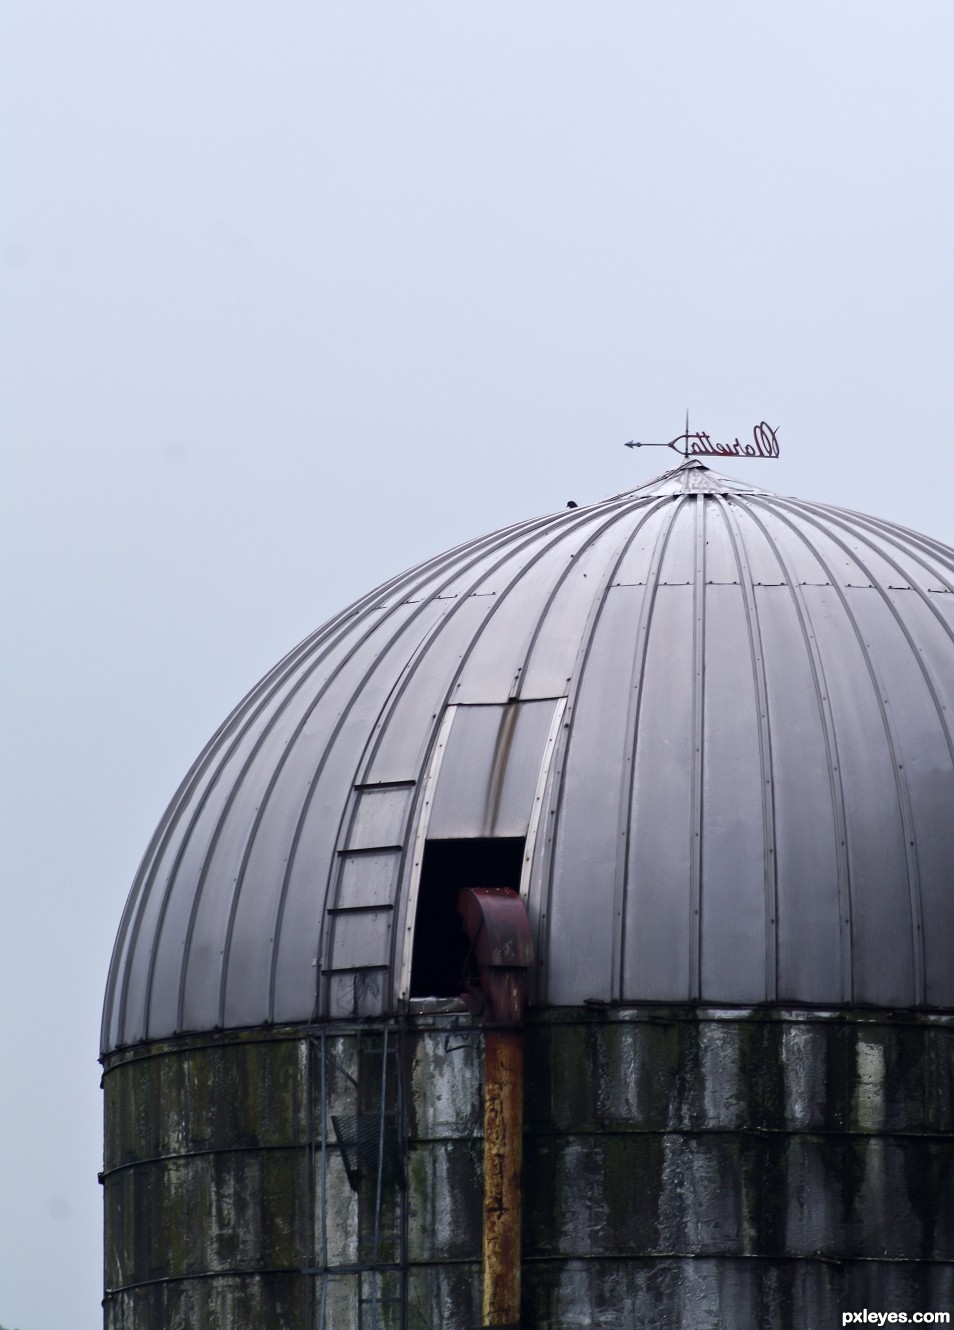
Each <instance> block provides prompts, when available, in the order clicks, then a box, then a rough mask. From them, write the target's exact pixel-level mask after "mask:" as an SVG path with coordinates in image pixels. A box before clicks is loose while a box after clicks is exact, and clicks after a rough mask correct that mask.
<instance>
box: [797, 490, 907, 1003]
mask: <svg viewBox="0 0 954 1330" xmlns="http://www.w3.org/2000/svg"><path fill="white" fill-rule="evenodd" d="M775 507H776V509H778V510H780V512H779V517H780V520H782V521H788V519H787V518H786V517H785V515H784V514H785V512H786V511H787V510H788V505H787V504H786V502H785V501H784V500H780V501H777V502H776V504H775ZM799 516H800V517H801V518H802V520H803V521H805V522H806V523H807V524H808V525H810V526H814V527H816V528H817V529H818V530H819V531H821V532H823V534H824V535H826V536H827V537H828V539H829V540H832V541H833V542H834V543H835V544H836V545H837V546H838V547H839V549H841V550H842V551H843V553H845V554H846V555H848V557H849V558H851V559H852V560H853V561H854V562H855V563H856V564H857V565H858V567H859V568H861V569H862V570H863V571H866V570H865V569H864V565H863V564H862V563H861V560H860V559H859V558H858V556H857V555H856V554H855V553H854V552H853V551H851V550H850V549H849V548H848V546H847V545H846V544H845V542H844V541H843V540H841V538H840V537H838V536H836V535H834V533H832V532H831V531H830V530H826V528H825V527H824V526H823V525H822V523H821V522H820V521H819V520H818V519H817V518H816V517H814V516H813V515H812V514H810V513H800V514H799ZM790 525H791V527H792V530H793V531H794V532H795V533H796V534H797V535H798V537H799V538H800V539H801V540H802V541H804V543H805V544H806V545H807V546H808V547H809V548H810V549H811V551H812V554H813V555H814V557H815V558H816V559H817V560H818V562H819V563H820V564H821V566H822V567H823V568H824V569H825V571H826V574H827V576H828V580H829V583H830V585H831V588H832V590H833V591H834V593H835V595H836V596H837V597H838V600H839V601H840V603H841V606H842V608H843V610H844V611H845V617H846V619H847V621H848V623H849V625H850V627H851V629H852V631H853V633H854V636H855V640H856V641H857V643H858V647H859V650H860V652H861V656H862V659H863V660H864V662H865V666H866V668H867V672H868V678H869V682H870V684H871V688H872V692H873V694H874V696H875V699H876V701H877V704H878V711H879V712H880V715H881V721H882V724H883V726H884V734H885V738H886V740H887V744H888V751H889V754H890V757H891V767H892V774H893V776H894V785H895V791H896V793H897V797H898V805H899V808H900V812H901V827H902V831H903V839H904V853H905V860H906V863H907V871H908V891H909V897H910V911H911V929H912V963H913V984H914V1000H915V1003H916V1004H918V1005H921V1004H922V1003H923V1002H924V963H923V952H922V948H921V936H922V933H923V928H922V917H921V887H920V873H919V869H918V860H917V848H916V844H915V835H914V820H913V816H912V812H911V802H910V798H909V795H908V788H907V784H906V782H905V781H904V780H903V779H902V778H901V777H900V776H899V772H900V771H902V770H903V769H904V766H903V763H902V762H901V761H900V756H901V754H900V749H899V741H898V735H897V732H896V730H895V725H894V720H893V718H892V716H891V714H890V711H889V704H888V701H887V685H886V683H885V682H884V681H883V680H882V678H881V677H880V672H879V670H878V666H877V664H876V662H875V660H874V657H873V656H872V653H871V650H870V647H869V644H868V643H867V642H866V641H865V635H864V633H863V632H862V631H861V626H860V624H859V623H858V620H857V617H856V615H855V613H854V611H853V610H852V609H851V607H850V605H849V603H848V598H847V596H846V595H845V592H844V589H843V588H842V586H841V584H840V583H839V581H838V579H837V578H836V577H835V574H834V570H833V569H832V567H831V565H830V563H829V561H828V559H827V557H826V556H825V555H824V554H823V553H822V552H821V551H820V550H819V549H817V548H816V547H815V546H813V545H812V544H811V542H810V541H809V540H808V539H807V537H806V536H805V533H804V532H803V531H802V530H800V529H799V528H798V527H797V526H796V525H795V524H794V523H790ZM866 575H867V572H866ZM872 585H873V586H874V585H875V584H874V583H873V582H872ZM877 589H878V590H879V591H880V592H881V595H882V599H883V600H885V601H887V603H888V608H889V609H891V608H892V607H891V605H890V601H888V598H887V597H885V596H884V593H883V591H882V590H881V588H880V587H879V588H877ZM914 655H915V659H918V660H919V659H920V657H919V655H918V653H917V652H915V653H914ZM922 669H923V667H922Z"/></svg>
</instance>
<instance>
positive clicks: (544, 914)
mask: <svg viewBox="0 0 954 1330" xmlns="http://www.w3.org/2000/svg"><path fill="white" fill-rule="evenodd" d="M674 497H676V496H672V495H668V494H667V495H663V496H657V495H645V496H644V495H639V496H638V500H637V502H636V503H635V504H632V506H631V507H628V508H627V509H626V515H630V514H637V513H641V516H640V518H639V520H638V521H637V524H636V526H635V527H634V528H633V530H632V532H631V533H630V535H629V536H628V537H627V539H626V540H625V541H624V542H623V545H622V547H621V549H620V550H619V551H618V553H617V554H616V556H615V557H614V558H613V559H611V560H609V561H608V562H607V564H606V566H605V568H604V571H603V574H602V576H601V578H600V582H599V585H598V587H597V588H596V589H595V591H594V593H593V595H592V598H591V602H590V608H589V612H588V615H587V619H586V623H585V625H584V628H583V631H582V633H581V635H580V644H579V647H578V648H577V652H576V658H575V660H574V664H573V668H572V671H571V682H570V684H569V685H568V690H567V705H566V713H565V716H564V726H565V727H564V730H563V734H562V736H561V740H560V742H558V744H557V747H556V751H555V753H554V756H553V765H554V768H555V783H556V789H557V794H556V799H555V803H554V809H553V827H552V829H551V832H550V835H549V837H548V838H546V845H545V851H544V852H545V854H546V858H545V860H544V868H543V882H544V888H543V891H542V899H541V902H540V917H539V922H538V926H537V934H538V944H537V948H538V954H542V955H546V954H547V953H548V952H549V950H550V947H549V942H550V928H551V924H552V917H553V910H552V897H553V890H554V850H555V847H556V844H557V841H558V839H559V835H560V831H561V821H562V816H563V796H564V783H563V780H562V775H563V771H564V769H565V766H566V763H567V761H568V757H569V750H570V746H571V744H572V733H573V732H572V723H571V722H572V718H573V713H574V710H575V706H576V699H577V697H578V695H579V692H580V690H581V689H582V687H583V683H584V680H585V678H586V669H587V663H588V661H589V657H590V652H591V650H592V647H593V641H594V637H595V634H596V629H597V626H598V624H599V621H600V618H601V616H602V614H603V612H604V610H605V608H606V603H607V595H608V593H609V591H610V589H611V588H612V585H613V580H614V578H615V577H616V576H617V574H618V572H619V569H620V567H621V566H622V563H623V560H624V559H625V558H626V555H627V554H628V553H629V551H630V549H631V548H632V546H633V544H634V543H635V541H636V538H637V536H638V535H639V534H640V533H641V532H642V530H643V529H644V527H646V526H647V525H648V523H649V521H650V519H651V518H652V517H655V516H656V515H657V514H658V513H660V512H662V511H663V510H665V509H666V508H669V509H670V510H671V516H670V523H669V529H670V530H671V528H672V526H673V525H674V523H675V520H676V515H677V513H678V512H679V510H680V509H681V508H682V506H683V503H684V499H683V496H678V497H676V501H675V502H674V501H673V500H674ZM653 500H655V502H653ZM667 541H668V537H667ZM653 593H654V594H655V584H654V588H653ZM610 960H611V963H612V955H611V957H610ZM612 973H613V972H612V971H611V980H610V982H612ZM547 985H548V974H546V973H545V974H544V975H543V978H542V982H541V983H540V985H539V998H540V1000H541V1001H545V1000H546V999H547V996H548V989H547ZM610 991H612V990H610ZM593 996H597V995H596V994H594V995H593Z"/></svg>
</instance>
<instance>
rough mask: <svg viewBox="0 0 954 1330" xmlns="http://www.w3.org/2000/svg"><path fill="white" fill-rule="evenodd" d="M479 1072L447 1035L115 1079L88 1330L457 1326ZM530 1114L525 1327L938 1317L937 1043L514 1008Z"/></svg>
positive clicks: (473, 1318) (230, 1056)
mask: <svg viewBox="0 0 954 1330" xmlns="http://www.w3.org/2000/svg"><path fill="white" fill-rule="evenodd" d="M481 1065H482V1059H481V1035H480V1029H479V1025H478V1024H476V1023H475V1022H474V1021H473V1020H472V1019H471V1018H470V1017H469V1016H466V1015H463V1014H460V1015H457V1014H448V1013H445V1014H443V1015H432V1016H427V1017H416V1018H407V1019H405V1020H403V1021H400V1022H394V1023H392V1024H390V1025H387V1026H385V1025H382V1024H381V1023H377V1024H375V1025H365V1026H357V1025H353V1024H352V1025H348V1026H344V1025H342V1026H336V1027H326V1028H324V1029H321V1030H313V1029H312V1030H307V1031H306V1030H302V1029H283V1030H274V1031H261V1030H260V1031H254V1032H249V1033H247V1034H230V1035H222V1036H218V1037H202V1038H183V1039H179V1040H171V1041H166V1042H164V1043H161V1044H153V1045H149V1046H144V1047H140V1048H138V1049H136V1050H129V1051H126V1052H121V1053H118V1054H114V1055H113V1056H112V1057H111V1058H109V1059H108V1060H107V1067H106V1075H105V1081H104V1083H105V1089H106V1160H105V1170H104V1184H105V1197H106V1286H107V1293H106V1300H105V1319H106V1326H107V1327H108V1328H109V1330H133V1327H135V1330H232V1328H234V1330H240V1328H244V1327H251V1326H256V1327H262V1330H277V1328H278V1327H282V1330H306V1327H307V1330H316V1327H320V1328H321V1330H358V1328H360V1330H368V1327H373V1328H374V1330H378V1327H380V1330H385V1328H386V1327H400V1328H401V1330H412V1328H414V1327H422V1328H423V1327H426V1328H427V1330H471V1328H472V1327H474V1326H476V1325H478V1324H479V1320H480V1316H479V1308H480V1250H481V1176H480V1175H481V1142H480V1139H479V1136H480V1124H481V1106H480V1098H481V1084H480V1082H481ZM526 1107H527V1113H526V1118H527V1136H526V1142H525V1163H524V1206H525V1212H524V1265H523V1282H524V1313H523V1324H524V1326H525V1327H527V1328H531V1330H558V1328H559V1330H566V1328H568V1327H571V1326H584V1325H587V1326H588V1325H594V1324H596V1325H600V1326H603V1327H610V1330H624V1328H625V1330H631V1328H632V1327H637V1326H639V1327H642V1326H652V1327H654V1328H656V1330H668V1328H670V1327H671V1328H673V1330H675V1328H676V1327H680V1328H681V1327H690V1326H691V1327H692V1328H693V1330H716V1328H717V1327H719V1328H720V1330H721V1327H724V1326H737V1327H748V1326H752V1327H780V1328H788V1327H791V1330H812V1328H813V1327H818V1330H822V1327H825V1328H826V1330H827V1327H829V1326H834V1325H840V1324H841V1314H842V1312H843V1311H847V1310H860V1309H862V1308H864V1307H868V1308H880V1309H884V1310H892V1309H896V1310H907V1311H909V1312H911V1313H913V1312H915V1311H925V1310H932V1309H941V1310H954V1171H952V1168H951V1163H952V1151H954V1140H952V1135H951V1133H952V1121H954V1019H952V1018H948V1017H933V1018H927V1017H925V1018H923V1019H922V1018H918V1017H914V1016H906V1017H901V1016H898V1017H892V1016H889V1015H882V1014H874V1013H824V1012H815V1013H796V1012H788V1013H782V1012H770V1011H764V1012H759V1011H756V1012H746V1013H738V1012H737V1013H727V1012H715V1011H708V1012H706V1011H699V1010H690V1009H662V1008H651V1009H647V1008H638V1009H628V1010H616V1009H609V1008H607V1009H603V1010H599V1009H596V1010H590V1009H586V1010H582V1011H567V1010H563V1011H560V1010H554V1011H548V1012H539V1013H531V1019H530V1021H529V1023H528V1029H527V1105H526ZM382 1109H383V1112H382ZM346 1164H347V1167H346ZM348 1168H350V1170H351V1176H352V1179H353V1181H354V1182H355V1183H356V1186H357V1189H356V1190H354V1189H353V1188H352V1186H351V1185H350V1182H349V1175H348V1171H347V1169H348Z"/></svg>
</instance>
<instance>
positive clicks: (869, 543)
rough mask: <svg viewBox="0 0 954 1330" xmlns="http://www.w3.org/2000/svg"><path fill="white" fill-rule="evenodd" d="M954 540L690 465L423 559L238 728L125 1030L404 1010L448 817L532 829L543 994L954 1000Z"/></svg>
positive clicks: (148, 906) (310, 645) (144, 878)
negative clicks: (428, 878) (435, 846)
mask: <svg viewBox="0 0 954 1330" xmlns="http://www.w3.org/2000/svg"><path fill="white" fill-rule="evenodd" d="M952 716H954V550H951V549H949V548H947V547H946V546H943V545H941V544H939V543H937V542H936V541H933V540H930V539H928V538H927V537H925V536H922V535H918V534H916V533H914V532H910V531H907V530H904V529H902V528H900V527H897V526H894V525H891V524H889V523H887V522H883V521H880V520H877V519H875V518H871V517H865V516H862V515H859V514H857V513H852V512H847V511H845V510H842V509H837V508H832V507H828V506H825V505H822V504H816V503H805V502H801V501H797V500H794V499H788V498H782V497H779V496H777V495H774V494H772V493H769V492H767V491H764V490H760V489H756V488H754V487H752V486H749V485H744V484H742V483H740V482H737V481H734V480H730V479H727V478H725V477H722V476H718V475H716V474H715V473H714V472H712V471H710V470H709V469H707V468H706V467H704V466H703V465H701V464H700V463H698V462H697V461H689V462H687V463H685V464H684V465H682V466H680V467H678V468H677V469H676V470H675V471H672V472H668V473H667V474H666V475H664V476H662V477H660V478H659V479H658V480H656V481H653V482H651V483H649V484H647V485H644V486H641V487H640V488H638V489H636V490H634V491H632V492H629V493H626V494H623V495H620V496H618V497H615V498H612V499H608V500H606V501H604V502H602V503H598V504H594V505H591V506H589V507H583V508H577V509H572V510H567V511H564V512H560V513H557V514H556V515H551V516H545V517H539V518H535V519H533V520H530V521H526V522H522V523H519V524H518V525H516V526H513V527H510V528H508V529H506V530H504V531H499V532H496V533H494V534H492V535H488V536H484V537H482V538H480V539H478V540H473V541H470V542H468V543H466V544H464V545H461V546H459V547H457V548H456V549H454V550H451V551H450V552H449V553H446V554H442V555H440V556H438V557H437V558H435V559H432V560H430V561H428V562H427V563H423V564H421V565H420V566H419V567H417V568H414V569H412V570H410V571H409V572H406V573H403V574H402V575H401V576H399V577H396V578H394V579H393V580H392V581H390V582H388V583H386V584H385V585H384V586H382V587H380V588H378V589H377V590H376V591H374V592H372V593H371V594H370V595H368V596H366V597H365V598H364V599H363V600H360V601H358V602H357V603H356V604H355V605H352V606H351V607H350V608H349V609H347V610H345V611H344V612H343V613H342V614H340V615H339V616H338V617H337V618H335V619H332V620H331V621H330V622H329V623H327V624H326V625H325V626H324V627H323V628H321V629H319V631H318V632H316V633H315V634H314V635H313V636H312V637H310V638H308V639H307V640H306V641H305V642H303V643H302V644H301V645H300V646H298V647H297V648H296V649H295V650H294V651H292V652H291V653H290V655H288V656H287V657H286V658H285V659H284V660H283V661H282V662H281V663H280V664H279V665H277V666H276V667H275V669H274V670H272V672H271V673H270V674H268V675H267V676H266V677H265V678H264V679H263V680H262V681H261V683H260V684H259V685H258V686H257V687H256V688H254V689H253V690H252V692H251V693H249V695H248V696H247V697H246V698H245V700H244V701H243V702H241V703H240V705H239V706H238V707H237V708H236V709H235V711H233V713H232V714H231V715H230V716H229V718H228V719H227V720H226V722H225V723H224V725H223V726H222V727H221V729H220V730H219V731H218V733H217V734H216V735H215V736H214V737H213V739H212V740H211V741H210V743H209V744H208V745H207V747H206V749H205V750H204V752H203V753H202V754H201V756H200V757H199V759H198V761H197V762H196V764H195V765H194V767H193V768H192V770H191V771H190V772H189V774H188V776H187V777H186V779H185V781H184V782H183V784H182V786H181V788H180V789H179V791H178V793H177V794H176V796H175V798H174V799H173V801H172V803H171V805H170V807H169V809H168V811H167V813H166V815H165V817H164V818H163V820H162V823H161V824H160V826H159V828H158V830H157V831H156V833H155V836H154V838H153V841H152V843H151V845H150V846H149V849H148V851H147V853H146V856H145V858H144V860H143V863H142V865H141V868H140V870H139V874H138V876H137V879H136V882H135V884H134V886H133V889H132V892H131V894H130V898H129V901H128V904H127V907H126V911H125V914H124V916H123V920H122V923H121V926H120V930H119V935H118V938H117V941H116V946H115V951H114V956H113V962H112V967H111V972H110V977H109V983H108V988H107V994H106V1004H105V1012H104V1024H103V1045H104V1049H106V1050H108V1049H112V1048H115V1047H118V1046H121V1045H125V1044H130V1043H135V1042H137V1041H140V1040H143V1039H153V1038H161V1037H164V1036H167V1035H170V1034H173V1033H175V1032H180V1031H201V1030H212V1029H215V1028H218V1027H223V1028H236V1027H243V1026H252V1025H259V1024H263V1023H266V1022H295V1021H301V1020H308V1019H311V1018H313V1017H315V1016H331V1017H335V1016H346V1015H348V1014H368V1015H372V1014H379V1013H382V1012H387V1011H393V1010H397V1009H398V1008H399V1005H400V1003H401V1001H402V1000H403V999H404V998H406V997H407V994H408V991H409V990H408V980H409V966H410V956H411V938H412V934H413V929H414V917H415V915H414V911H415V905H416V898H417V891H418V881H419V875H420V864H421V859H422V855H423V849H424V845H425V842H426V841H433V840H437V839H441V838H457V837H465V838H470V837H486V836H491V837H504V836H506V837H525V838H526V842H525V855H524V858H525V862H524V870H523V877H522V880H521V889H522V891H523V893H524V895H525V898H526V901H527V905H528V909H529V912H530V917H531V921H532V923H533V926H534V929H535V931H536V946H537V955H538V962H539V963H538V972H537V976H536V995H537V1001H539V1002H546V1003H552V1004H558V1005H559V1004H573V1005H575V1004H578V1003H581V1002H583V1001H584V1000H585V999H602V1000H606V1001H622V1002H633V1001H662V1002H685V1001H690V1002H691V1001H702V1002H707V1003H713V1004H721V1003H726V1004H742V1005H748V1004H754V1003H761V1002H775V1001H777V1002H787V1003H788V1002H790V1003H805V1004H810V1005H820V1006H832V1005H835V1006H837V1005H840V1004H865V1003H872V1004H877V1005H880V1006H887V1007H922V1006H926V1007H954V967H952V966H951V963H950V955H951V945H952V942H954V891H952V882H954V733H952Z"/></svg>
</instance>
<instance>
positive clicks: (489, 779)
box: [427, 700, 556, 840]
mask: <svg viewBox="0 0 954 1330" xmlns="http://www.w3.org/2000/svg"><path fill="white" fill-rule="evenodd" d="M555 705H556V704H555V702H553V701H550V700H547V701H539V702H513V703H510V704H509V705H508V706H480V707H476V706H471V707H468V706H458V707H456V708H455V710H454V723H453V725H452V727H451V731H450V735H449V737H448V742H447V749H446V752H445V754H444V757H443V760H442V762H441V768H440V775H439V777H438V779H437V783H436V788H435V793H434V801H433V805H432V808H431V813H430V819H429V822H428V828H427V834H428V837H429V839H431V840H440V839H442V838H448V837H449V838H453V839H460V838H466V837H473V836H525V835H526V834H527V828H528V826H529V823H530V815H531V812H532V808H533V796H534V792H535V790H536V785H537V778H538V776H539V772H540V764H541V761H542V758H543V751H544V746H545V744H546V740H547V734H548V733H549V729H550V722H551V720H552V717H553V710H554V706H555Z"/></svg>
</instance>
